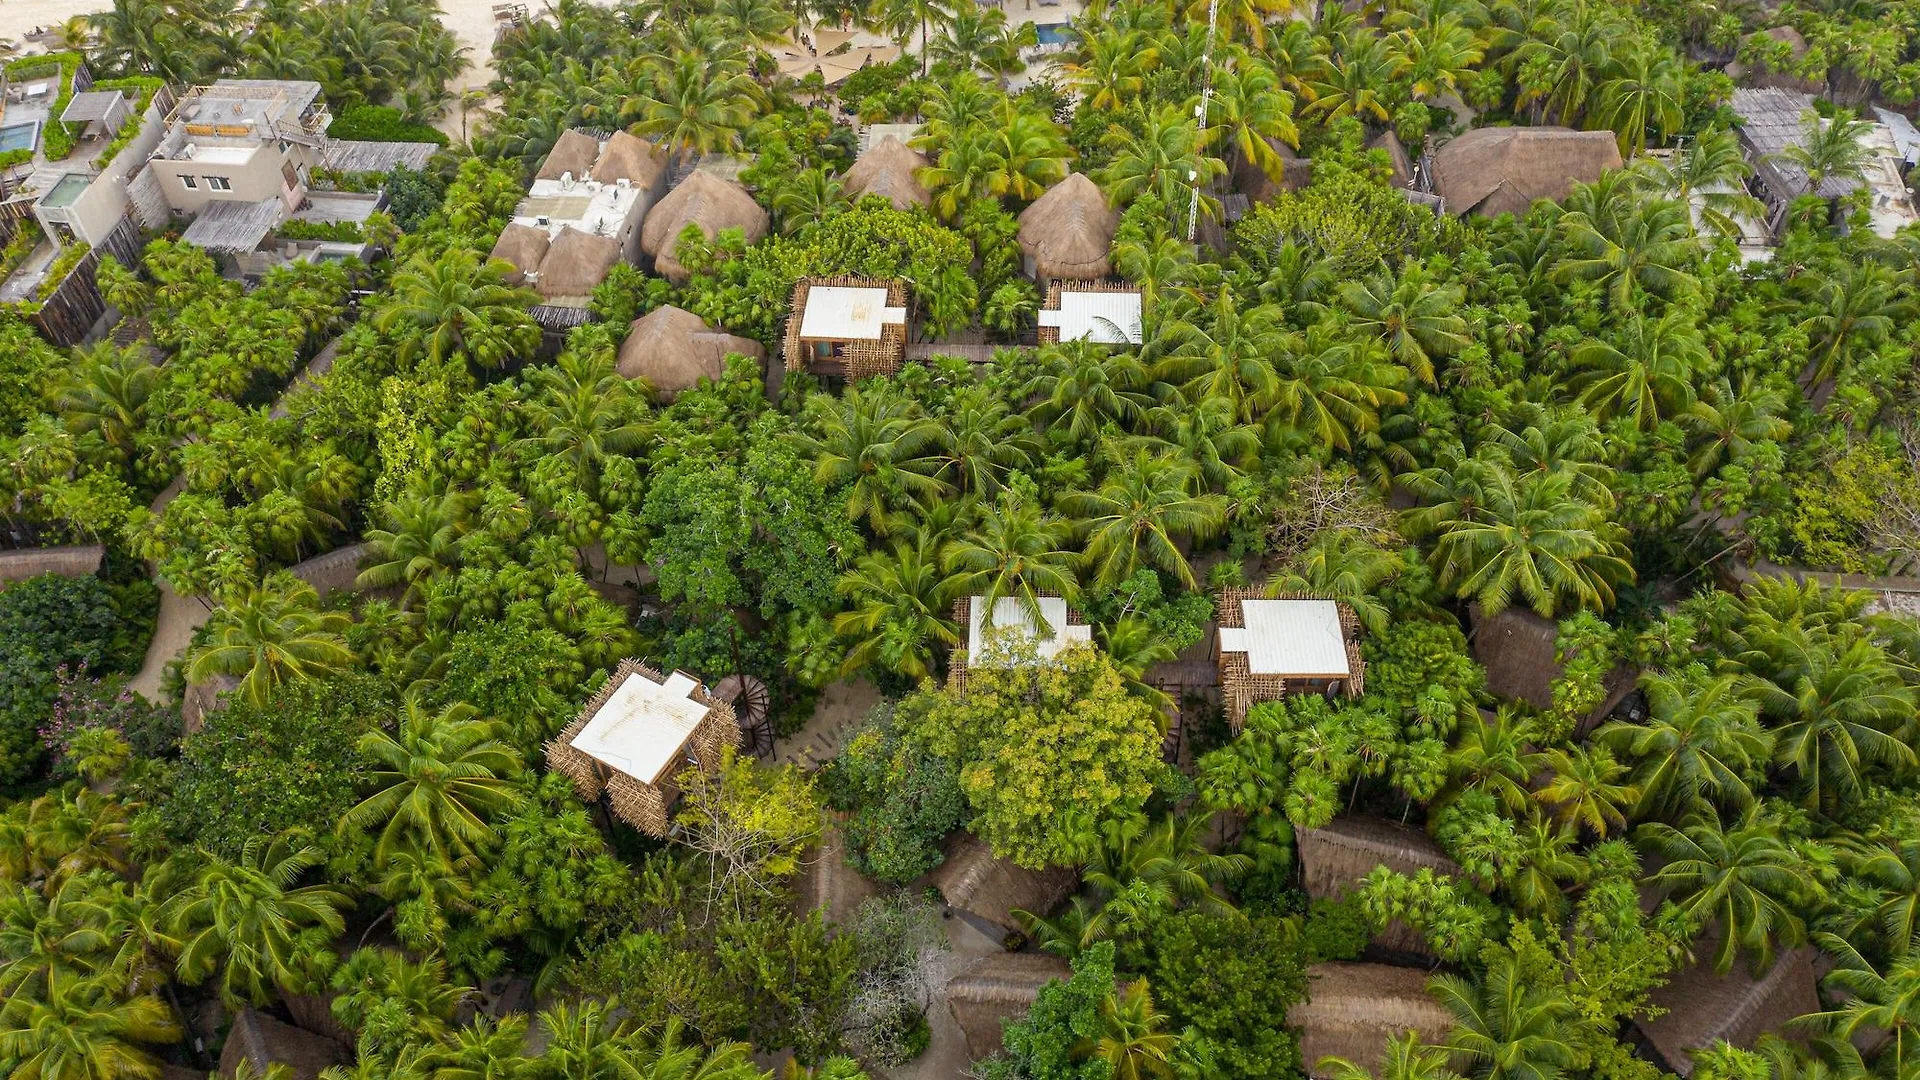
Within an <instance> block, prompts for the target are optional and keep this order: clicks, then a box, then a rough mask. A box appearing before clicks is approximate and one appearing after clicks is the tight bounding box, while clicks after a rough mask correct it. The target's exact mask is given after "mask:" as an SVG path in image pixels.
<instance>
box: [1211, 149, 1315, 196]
mask: <svg viewBox="0 0 1920 1080" xmlns="http://www.w3.org/2000/svg"><path fill="white" fill-rule="evenodd" d="M1267 145H1268V146H1270V147H1272V148H1273V152H1274V153H1276V154H1278V155H1280V162H1281V166H1280V179H1278V180H1275V179H1274V178H1273V177H1271V176H1268V175H1267V172H1266V170H1265V169H1262V168H1261V167H1260V166H1258V165H1256V164H1254V163H1253V162H1252V161H1250V160H1248V159H1247V157H1246V156H1245V155H1244V154H1238V153H1236V154H1234V155H1233V172H1232V174H1231V175H1230V176H1229V179H1230V180H1231V181H1232V183H1233V190H1235V191H1237V192H1239V193H1240V194H1242V195H1245V196H1246V197H1247V200H1248V201H1249V202H1255V203H1263V202H1271V201H1273V199H1274V197H1275V196H1277V195H1279V194H1280V193H1281V192H1283V191H1299V190H1301V189H1303V188H1305V187H1306V186H1307V185H1308V184H1309V183H1312V182H1313V161H1312V160H1311V159H1309V158H1303V157H1301V156H1300V155H1299V153H1297V152H1296V151H1295V150H1294V149H1293V147H1291V146H1288V145H1287V144H1286V143H1285V142H1283V141H1281V140H1279V139H1268V140H1267Z"/></svg>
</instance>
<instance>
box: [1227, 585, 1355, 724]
mask: <svg viewBox="0 0 1920 1080" xmlns="http://www.w3.org/2000/svg"><path fill="white" fill-rule="evenodd" d="M1218 618H1219V623H1220V629H1219V632H1218V635H1217V637H1216V638H1215V639H1214V658H1215V660H1216V662H1217V663H1218V664H1219V667H1220V689H1221V693H1222V695H1223V697H1224V698H1225V702H1226V707H1227V721H1228V723H1229V724H1231V725H1232V727H1233V729H1234V730H1235V731H1238V730H1240V725H1242V724H1244V723H1246V720H1247V710H1249V709H1251V708H1253V706H1255V705H1257V704H1259V703H1260V702H1263V701H1278V700H1279V699H1281V698H1283V697H1286V696H1287V695H1288V694H1331V693H1340V694H1344V695H1346V696H1347V697H1359V696H1360V695H1361V694H1363V693H1365V692H1366V686H1367V663H1366V661H1365V660H1363V659H1361V657H1360V641H1359V635H1360V622H1359V620H1358V619H1357V618H1355V617H1354V614H1353V608H1352V607H1350V606H1348V605H1347V604H1343V603H1340V602H1339V601H1336V600H1328V599H1325V598H1322V597H1315V596H1306V595H1287V596H1268V595H1266V594H1265V593H1264V592H1262V591H1261V590H1258V589H1226V590H1223V591H1222V592H1221V594H1220V603H1219V614H1218Z"/></svg>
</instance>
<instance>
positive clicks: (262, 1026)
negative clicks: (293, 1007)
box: [220, 1009, 349, 1080]
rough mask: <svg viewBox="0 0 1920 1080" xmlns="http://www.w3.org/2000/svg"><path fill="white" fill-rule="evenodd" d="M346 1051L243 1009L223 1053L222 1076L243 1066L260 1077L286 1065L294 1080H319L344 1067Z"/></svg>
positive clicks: (332, 1043) (337, 1044) (269, 1017)
mask: <svg viewBox="0 0 1920 1080" xmlns="http://www.w3.org/2000/svg"><path fill="white" fill-rule="evenodd" d="M348 1060H349V1059H348V1056H347V1053H346V1051H345V1049H344V1048H342V1047H341V1045H340V1044H339V1043H337V1042H334V1041H333V1040H332V1039H329V1038H327V1037H326V1036H324V1035H316V1034H314V1033H313V1032H311V1031H308V1030H306V1029H305V1028H298V1027H294V1026H293V1025H292V1024H284V1023H281V1022H280V1021H278V1020H275V1019H274V1018H273V1017H271V1016H268V1015H267V1014H265V1013H263V1012H261V1011H259V1010H258V1009H241V1010H240V1013H239V1015H237V1016H235V1017H234V1018H233V1028H232V1029H231V1030H230V1031H228V1032H227V1044H226V1046H225V1047H224V1048H222V1049H221V1051H220V1075H221V1076H233V1075H234V1074H235V1073H236V1072H237V1071H238V1070H239V1068H240V1063H241V1062H243V1061H244V1062H247V1063H248V1064H249V1065H251V1066H252V1068H253V1075H255V1076H261V1075H264V1074H265V1073H266V1071H267V1067H268V1066H270V1065H284V1066H286V1067H287V1069H288V1070H289V1071H290V1072H291V1073H292V1074H293V1077H294V1080H318V1078H319V1076H320V1072H321V1070H323V1069H326V1068H329V1067H331V1066H334V1065H345V1064H347V1063H348Z"/></svg>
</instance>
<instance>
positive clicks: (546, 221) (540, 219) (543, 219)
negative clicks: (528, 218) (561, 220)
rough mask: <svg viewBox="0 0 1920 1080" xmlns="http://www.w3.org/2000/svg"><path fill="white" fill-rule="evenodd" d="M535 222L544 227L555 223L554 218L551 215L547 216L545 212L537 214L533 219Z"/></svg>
mask: <svg viewBox="0 0 1920 1080" xmlns="http://www.w3.org/2000/svg"><path fill="white" fill-rule="evenodd" d="M533 223H534V224H535V225H539V226H541V227H542V228H544V227H546V226H548V225H551V224H553V219H552V218H550V217H548V216H547V215H545V214H538V215H535V217H534V219H533Z"/></svg>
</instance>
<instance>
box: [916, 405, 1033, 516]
mask: <svg viewBox="0 0 1920 1080" xmlns="http://www.w3.org/2000/svg"><path fill="white" fill-rule="evenodd" d="M937 420H938V422H939V423H940V425H941V426H942V427H943V428H945V434H944V435H943V436H942V438H941V439H940V442H941V444H942V446H943V447H944V450H945V453H944V456H945V457H946V459H947V470H946V471H947V472H949V473H950V474H951V476H952V479H954V480H955V481H957V482H958V483H957V486H958V487H959V489H960V490H961V491H963V492H966V493H967V494H970V495H982V496H986V497H988V498H991V497H993V496H994V495H996V494H998V492H999V491H1000V488H1001V486H1002V484H1003V483H1004V482H1005V479H1006V477H1007V476H1008V475H1009V474H1011V473H1013V472H1015V471H1024V470H1026V469H1028V468H1030V467H1031V466H1032V465H1033V462H1034V457H1035V454H1036V453H1038V451H1039V447H1038V445H1036V440H1035V439H1034V435H1033V425H1032V424H1031V423H1029V422H1028V421H1027V419H1026V418H1025V417H1023V416H1016V415H1014V414H1013V412H1012V410H1011V409H1010V408H1009V407H1008V405H1007V403H1006V402H1005V401H1003V400H1001V399H1000V398H999V397H997V396H995V395H993V394H990V393H987V392H986V390H985V388H979V387H969V388H967V389H964V390H962V391H960V392H959V393H956V394H955V395H954V396H953V401H952V403H951V404H949V405H948V406H947V409H946V412H945V413H944V414H943V415H941V416H940V417H938V418H937Z"/></svg>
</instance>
